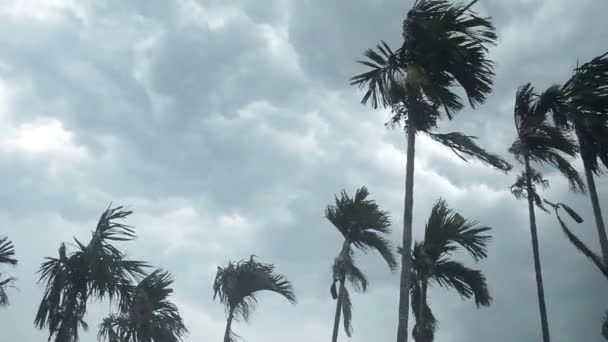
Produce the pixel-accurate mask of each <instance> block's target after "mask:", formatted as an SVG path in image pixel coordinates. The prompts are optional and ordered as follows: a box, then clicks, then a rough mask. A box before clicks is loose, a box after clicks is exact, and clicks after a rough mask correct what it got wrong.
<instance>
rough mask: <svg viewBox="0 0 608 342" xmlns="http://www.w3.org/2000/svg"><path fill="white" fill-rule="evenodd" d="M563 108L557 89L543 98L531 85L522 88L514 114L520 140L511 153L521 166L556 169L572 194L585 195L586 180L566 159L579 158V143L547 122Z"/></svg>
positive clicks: (517, 95)
mask: <svg viewBox="0 0 608 342" xmlns="http://www.w3.org/2000/svg"><path fill="white" fill-rule="evenodd" d="M563 106H564V97H563V95H562V93H561V92H560V91H559V87H558V86H551V87H549V88H548V89H547V90H545V91H544V92H543V93H542V94H538V93H536V92H535V90H534V87H532V85H530V83H527V84H525V85H524V86H522V87H520V88H519V89H518V91H517V94H516V98H515V111H514V119H515V128H516V130H517V139H516V140H515V141H514V142H513V144H512V145H511V147H510V148H509V152H511V153H512V154H513V155H514V157H515V159H516V160H517V161H519V162H520V163H522V164H525V163H526V160H528V161H529V162H538V163H541V164H547V165H549V166H553V167H554V168H556V169H557V170H558V171H559V172H560V173H561V174H562V175H563V176H564V177H565V178H566V180H567V181H568V184H569V185H570V188H571V189H572V190H574V191H581V192H584V191H585V184H584V183H583V180H582V179H581V177H580V175H579V173H578V171H576V169H575V168H574V166H572V164H571V162H570V161H569V160H568V159H566V157H575V156H576V155H577V153H578V147H577V145H576V142H575V141H574V140H573V139H572V138H571V137H570V136H569V135H568V134H567V133H566V132H564V131H562V130H560V129H559V128H557V127H555V126H553V125H550V124H549V123H548V122H547V115H548V114H549V113H551V112H559V111H560V108H563ZM564 155H565V156H564Z"/></svg>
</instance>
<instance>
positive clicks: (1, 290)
mask: <svg viewBox="0 0 608 342" xmlns="http://www.w3.org/2000/svg"><path fill="white" fill-rule="evenodd" d="M2 264H7V265H11V266H15V265H17V259H15V247H14V246H13V243H12V242H11V241H10V240H9V239H8V238H7V237H6V236H0V265H2ZM14 281H15V278H14V277H8V278H6V279H2V273H0V307H2V306H7V305H8V295H7V294H6V288H7V287H10V286H12V284H13V282H14Z"/></svg>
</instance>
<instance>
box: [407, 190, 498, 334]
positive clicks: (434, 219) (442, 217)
mask: <svg viewBox="0 0 608 342" xmlns="http://www.w3.org/2000/svg"><path fill="white" fill-rule="evenodd" d="M490 229H491V228H490V227H487V226H480V225H479V224H478V222H476V221H468V220H466V219H465V218H464V217H462V216H461V215H460V214H458V213H457V212H454V211H453V210H451V209H449V208H448V206H447V203H446V202H445V201H444V200H442V199H440V200H438V201H437V202H436V203H435V205H434V206H433V208H432V210H431V215H430V217H429V219H428V221H427V224H426V227H425V232H424V240H423V241H419V242H418V241H417V242H416V243H415V244H414V249H413V252H412V261H413V262H412V275H413V280H414V281H413V284H412V287H411V296H412V311H413V312H414V314H415V317H416V325H415V326H414V330H413V332H412V333H413V336H414V338H415V339H416V341H418V342H421V341H432V340H433V337H434V333H435V330H436V329H437V320H436V319H435V317H434V315H433V313H432V311H431V309H430V307H429V306H428V304H427V303H426V297H427V287H428V285H432V284H438V285H439V286H441V287H443V288H447V289H453V290H456V292H457V293H458V294H459V295H460V296H461V297H462V298H464V299H469V298H474V300H475V304H476V305H477V306H478V307H479V306H489V305H490V303H491V302H492V297H491V296H490V293H489V290H488V285H487V282H486V278H485V276H484V275H483V274H482V273H481V271H479V270H474V269H471V268H469V267H467V266H465V265H464V264H463V263H461V262H459V261H455V260H453V259H452V255H453V253H454V252H456V251H458V250H459V249H461V248H462V249H464V250H465V251H467V252H468V254H470V255H471V257H473V259H474V261H476V262H477V261H478V260H480V259H483V258H486V257H487V244H488V242H489V241H490V240H491V237H490V236H489V235H487V234H486V233H487V232H489V231H490Z"/></svg>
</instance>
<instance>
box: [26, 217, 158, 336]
mask: <svg viewBox="0 0 608 342" xmlns="http://www.w3.org/2000/svg"><path fill="white" fill-rule="evenodd" d="M130 214H132V211H125V210H122V207H120V206H119V207H115V208H110V207H108V209H107V210H105V211H104V212H103V213H102V214H101V217H100V219H99V222H98V223H97V227H96V229H95V231H94V232H93V234H92V237H91V240H90V241H89V243H88V244H86V245H85V244H83V243H81V242H80V241H79V240H77V239H74V241H75V243H76V251H75V252H73V253H71V254H68V252H67V249H66V246H65V244H63V243H62V244H61V246H60V247H59V256H58V257H57V258H51V257H47V258H46V261H45V262H44V263H42V265H41V266H40V269H39V271H38V273H39V274H40V280H39V282H42V283H44V285H45V292H44V296H43V298H42V300H41V302H40V306H39V308H38V312H37V314H36V318H35V320H34V324H35V325H36V327H38V328H39V329H42V328H44V327H47V326H48V329H49V339H51V338H52V337H53V336H54V335H55V336H56V341H57V342H69V341H77V340H78V326H79V325H80V326H82V327H83V328H84V329H87V324H86V322H85V321H84V315H85V313H86V306H87V302H88V300H89V298H90V297H91V296H92V297H94V298H97V299H104V298H106V297H107V298H109V299H110V301H112V300H114V299H115V298H117V297H124V296H125V295H127V293H126V292H125V290H127V289H128V284H129V283H130V282H131V280H132V279H133V278H140V277H142V276H143V275H144V271H143V269H144V268H146V267H148V266H147V264H146V263H144V262H141V261H135V260H128V259H127V258H126V255H125V254H124V253H122V252H121V251H120V250H118V249H117V248H116V247H115V246H114V245H113V243H114V242H124V241H130V240H132V239H134V238H135V231H134V230H133V228H132V227H130V226H127V225H124V224H121V223H118V222H116V220H120V219H124V218H125V217H127V216H129V215H130Z"/></svg>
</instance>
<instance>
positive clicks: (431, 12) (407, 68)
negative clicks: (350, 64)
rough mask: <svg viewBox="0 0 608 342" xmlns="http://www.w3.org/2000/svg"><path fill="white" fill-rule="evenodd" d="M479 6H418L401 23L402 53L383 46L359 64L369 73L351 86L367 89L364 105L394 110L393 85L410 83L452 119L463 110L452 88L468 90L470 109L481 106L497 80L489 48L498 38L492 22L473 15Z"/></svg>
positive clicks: (434, 1) (436, 0)
mask: <svg viewBox="0 0 608 342" xmlns="http://www.w3.org/2000/svg"><path fill="white" fill-rule="evenodd" d="M475 2H476V1H473V2H471V3H469V4H468V5H463V4H452V3H451V2H448V1H445V0H422V1H418V2H416V4H415V5H414V7H413V8H412V9H411V10H410V11H409V12H408V14H407V18H406V19H405V20H404V22H403V32H402V36H403V39H404V42H403V44H402V46H401V48H399V49H398V50H395V51H393V49H391V48H390V47H389V46H388V45H387V44H386V43H385V42H382V43H381V44H379V45H378V46H377V50H371V49H369V50H367V51H366V52H365V53H364V55H365V57H367V59H366V60H363V61H359V63H361V64H363V65H365V66H367V67H369V68H370V69H371V70H370V71H367V72H364V73H362V74H359V75H357V76H354V77H352V78H351V84H352V85H357V86H359V87H362V88H363V87H366V88H367V91H366V92H365V94H364V96H363V99H362V101H361V102H362V103H366V102H367V101H368V100H370V99H371V100H372V107H374V108H378V107H379V106H389V105H392V104H393V103H394V102H393V101H389V97H388V89H389V88H390V87H391V83H394V81H395V80H398V81H399V79H404V78H407V79H408V84H409V85H411V86H414V88H415V89H416V90H417V92H419V94H420V96H422V97H421V98H423V99H425V100H426V101H428V102H430V103H433V104H434V105H436V106H438V107H442V108H443V109H444V111H445V114H446V115H447V117H448V118H449V119H451V118H452V117H453V115H454V114H455V113H456V112H457V111H459V110H460V109H462V108H463V103H462V99H461V98H460V97H459V96H458V95H457V94H456V93H454V92H453V90H452V87H453V86H456V85H459V86H461V87H462V88H463V89H464V91H465V93H466V96H467V98H468V101H469V103H470V105H471V106H473V107H474V106H475V105H477V104H480V103H483V102H484V101H485V98H486V96H487V95H488V94H489V93H490V91H491V86H492V82H493V81H492V78H493V76H494V73H493V63H492V62H491V61H490V60H489V59H488V49H487V45H494V44H495V42H496V39H497V36H496V33H495V28H494V26H493V25H492V23H491V22H490V20H489V18H482V17H480V16H478V15H477V14H476V13H475V12H474V11H473V10H472V9H471V7H472V5H473V4H474V3H475ZM411 102H412V101H408V103H411Z"/></svg>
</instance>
